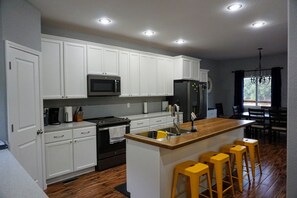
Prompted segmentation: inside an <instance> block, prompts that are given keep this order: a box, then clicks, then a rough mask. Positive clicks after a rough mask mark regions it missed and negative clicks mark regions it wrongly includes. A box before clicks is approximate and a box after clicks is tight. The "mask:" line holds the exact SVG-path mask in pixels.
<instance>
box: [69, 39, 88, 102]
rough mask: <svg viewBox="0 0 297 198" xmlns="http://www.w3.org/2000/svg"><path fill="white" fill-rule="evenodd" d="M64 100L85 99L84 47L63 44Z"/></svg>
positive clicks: (75, 44) (74, 44)
mask: <svg viewBox="0 0 297 198" xmlns="http://www.w3.org/2000/svg"><path fill="white" fill-rule="evenodd" d="M64 81H65V97H66V98H87V80H86V45H83V44H77V43H69V42H64Z"/></svg>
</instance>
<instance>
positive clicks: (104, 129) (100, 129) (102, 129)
mask: <svg viewBox="0 0 297 198" xmlns="http://www.w3.org/2000/svg"><path fill="white" fill-rule="evenodd" d="M118 126H123V125H118ZM124 126H126V127H128V126H130V124H127V125H124ZM109 128H110V127H106V128H98V130H99V131H106V130H109Z"/></svg>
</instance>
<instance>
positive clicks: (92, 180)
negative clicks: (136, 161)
mask: <svg viewBox="0 0 297 198" xmlns="http://www.w3.org/2000/svg"><path fill="white" fill-rule="evenodd" d="M260 153H261V161H262V170H263V173H262V175H260V173H259V171H258V170H257V171H256V178H255V180H254V181H252V182H251V184H249V183H248V180H247V178H246V179H245V181H244V184H245V185H244V189H243V192H242V193H241V192H239V191H238V187H237V185H236V186H235V197H236V198H255V197H260V198H272V197H277V198H284V197H286V166H287V164H286V163H287V161H286V160H287V159H286V142H285V137H282V141H281V142H276V143H271V144H269V143H268V141H266V142H264V141H260ZM250 174H251V173H250ZM125 180H126V165H121V166H118V167H115V168H111V169H108V170H105V171H101V172H92V173H88V174H86V175H83V176H80V177H79V178H78V179H76V180H74V181H71V182H68V183H62V182H59V183H56V184H52V185H49V186H48V188H47V190H46V191H45V192H46V193H47V195H48V196H49V197H50V198H68V197H71V198H78V197H79V198H94V197H98V198H99V197H100V198H125V196H124V195H122V194H121V193H119V192H118V191H116V190H115V189H114V187H115V186H117V185H119V184H122V183H124V182H125ZM235 184H236V182H235ZM224 197H231V195H228V194H227V195H225V196H224Z"/></svg>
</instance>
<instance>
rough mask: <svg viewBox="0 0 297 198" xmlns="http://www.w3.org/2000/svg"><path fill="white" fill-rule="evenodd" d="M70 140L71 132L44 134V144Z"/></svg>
mask: <svg viewBox="0 0 297 198" xmlns="http://www.w3.org/2000/svg"><path fill="white" fill-rule="evenodd" d="M69 139H72V130H64V131H57V132H50V133H45V143H50V142H58V141H62V140H69Z"/></svg>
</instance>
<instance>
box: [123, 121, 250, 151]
mask: <svg viewBox="0 0 297 198" xmlns="http://www.w3.org/2000/svg"><path fill="white" fill-rule="evenodd" d="M252 123H254V121H253V120H235V119H225V118H209V119H203V120H197V121H195V122H194V125H195V127H196V128H197V129H198V132H193V133H186V134H182V135H181V136H174V137H170V138H164V139H162V140H158V139H153V138H149V137H144V136H140V135H137V134H126V135H125V137H126V138H127V139H131V140H134V141H139V142H142V143H146V144H150V145H154V146H159V147H162V148H166V149H171V150H173V149H177V148H180V147H183V146H186V145H189V144H192V143H194V142H197V141H201V140H204V139H207V138H210V137H213V136H216V135H219V134H222V133H226V132H228V131H231V130H234V129H237V128H241V127H245V126H247V125H250V124H252ZM180 128H181V129H186V130H189V131H190V130H191V122H186V123H183V124H181V125H180Z"/></svg>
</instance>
